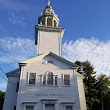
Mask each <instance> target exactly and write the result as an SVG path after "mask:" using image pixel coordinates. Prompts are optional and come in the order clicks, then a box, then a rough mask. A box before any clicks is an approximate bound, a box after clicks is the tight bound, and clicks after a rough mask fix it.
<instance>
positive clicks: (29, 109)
mask: <svg viewBox="0 0 110 110" xmlns="http://www.w3.org/2000/svg"><path fill="white" fill-rule="evenodd" d="M26 110H34V106H26Z"/></svg>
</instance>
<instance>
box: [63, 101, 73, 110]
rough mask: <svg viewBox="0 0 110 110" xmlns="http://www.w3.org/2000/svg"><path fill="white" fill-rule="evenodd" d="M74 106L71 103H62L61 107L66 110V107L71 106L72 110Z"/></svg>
mask: <svg viewBox="0 0 110 110" xmlns="http://www.w3.org/2000/svg"><path fill="white" fill-rule="evenodd" d="M74 104H75V103H73V102H66V103H62V105H63V110H66V106H71V107H72V110H74Z"/></svg>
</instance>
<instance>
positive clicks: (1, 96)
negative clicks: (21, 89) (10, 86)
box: [0, 90, 5, 110]
mask: <svg viewBox="0 0 110 110" xmlns="http://www.w3.org/2000/svg"><path fill="white" fill-rule="evenodd" d="M4 96H5V93H4V92H2V91H1V90H0V110H2V108H3V102H4Z"/></svg>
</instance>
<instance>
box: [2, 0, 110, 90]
mask: <svg viewBox="0 0 110 110" xmlns="http://www.w3.org/2000/svg"><path fill="white" fill-rule="evenodd" d="M46 4H47V0H0V15H1V16H0V68H2V70H3V71H4V72H8V71H10V70H13V69H15V68H17V67H18V62H19V61H22V60H24V59H27V58H31V57H33V56H36V50H35V46H34V26H35V24H37V20H38V16H39V15H40V13H41V12H42V11H43V9H44V8H45V6H46ZM51 5H52V7H53V9H54V11H55V13H56V14H58V17H59V19H60V26H61V27H63V28H65V34H64V38H63V55H64V57H65V58H67V59H69V60H71V61H73V62H74V61H76V60H80V61H86V60H89V61H90V62H91V63H92V64H93V66H94V67H95V71H96V72H97V74H98V75H99V74H100V73H105V74H107V75H109V72H110V67H108V65H110V63H109V62H110V61H109V60H110V55H109V54H110V40H109V38H110V0H51ZM0 74H2V75H3V73H2V72H0ZM5 88H6V81H5V80H4V79H3V78H2V77H0V89H2V90H4V91H5Z"/></svg>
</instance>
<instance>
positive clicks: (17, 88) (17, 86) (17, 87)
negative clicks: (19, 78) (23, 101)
mask: <svg viewBox="0 0 110 110" xmlns="http://www.w3.org/2000/svg"><path fill="white" fill-rule="evenodd" d="M18 90H19V82H17V85H16V92H18Z"/></svg>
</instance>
